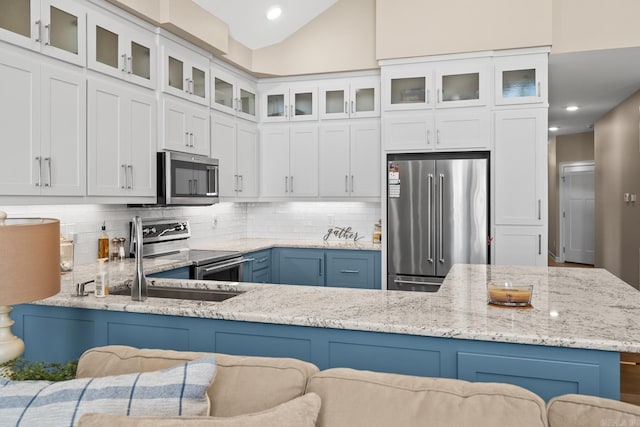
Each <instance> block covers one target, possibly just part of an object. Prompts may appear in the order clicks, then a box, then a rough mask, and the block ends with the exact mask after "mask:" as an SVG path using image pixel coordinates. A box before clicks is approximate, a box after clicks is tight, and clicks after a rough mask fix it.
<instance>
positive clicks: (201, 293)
mask: <svg viewBox="0 0 640 427" xmlns="http://www.w3.org/2000/svg"><path fill="white" fill-rule="evenodd" d="M242 293H244V292H242V291H223V290H213V289H191V288H171V287H164V286H162V287H160V286H149V287H148V288H147V296H149V297H155V298H171V299H188V300H195V301H224V300H227V299H229V298H233V297H235V296H237V295H240V294H242ZM110 294H111V295H131V289H130V288H123V289H118V290H116V291H111V292H110Z"/></svg>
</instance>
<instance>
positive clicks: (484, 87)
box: [435, 58, 490, 108]
mask: <svg viewBox="0 0 640 427" xmlns="http://www.w3.org/2000/svg"><path fill="white" fill-rule="evenodd" d="M489 70H490V60H489V59H488V58H477V59H473V60H459V61H446V62H443V63H442V64H438V66H437V68H436V104H435V105H436V108H458V107H478V106H484V105H488V104H489V103H490V93H489Z"/></svg>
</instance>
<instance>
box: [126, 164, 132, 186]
mask: <svg viewBox="0 0 640 427" xmlns="http://www.w3.org/2000/svg"><path fill="white" fill-rule="evenodd" d="M127 170H128V171H129V174H130V176H131V180H130V181H129V187H128V188H133V165H127Z"/></svg>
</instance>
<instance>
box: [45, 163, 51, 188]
mask: <svg viewBox="0 0 640 427" xmlns="http://www.w3.org/2000/svg"><path fill="white" fill-rule="evenodd" d="M44 161H45V162H47V167H48V170H47V172H48V176H49V182H45V184H44V186H45V187H51V157H45V158H44Z"/></svg>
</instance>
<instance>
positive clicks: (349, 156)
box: [319, 120, 380, 198]
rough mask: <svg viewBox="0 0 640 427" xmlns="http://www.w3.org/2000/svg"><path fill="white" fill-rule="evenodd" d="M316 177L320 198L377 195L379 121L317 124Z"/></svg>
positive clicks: (378, 193)
mask: <svg viewBox="0 0 640 427" xmlns="http://www.w3.org/2000/svg"><path fill="white" fill-rule="evenodd" d="M319 178H320V179H319V194H320V197H341V198H342V197H361V198H365V197H379V196H380V125H379V122H378V121H377V120H371V121H365V122H357V123H350V124H337V125H335V124H330V125H324V124H323V125H321V126H320V148H319Z"/></svg>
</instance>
